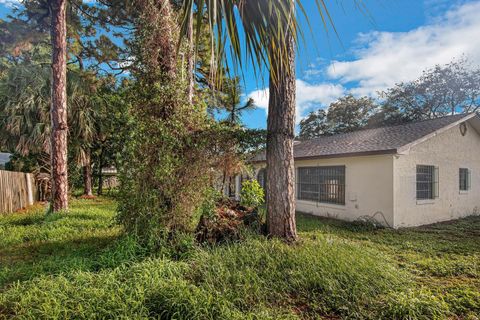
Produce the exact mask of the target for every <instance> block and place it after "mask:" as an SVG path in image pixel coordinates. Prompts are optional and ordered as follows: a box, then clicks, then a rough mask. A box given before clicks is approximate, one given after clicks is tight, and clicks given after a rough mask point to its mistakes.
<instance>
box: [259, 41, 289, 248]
mask: <svg viewBox="0 0 480 320" xmlns="http://www.w3.org/2000/svg"><path fill="white" fill-rule="evenodd" d="M286 41H287V46H286V50H287V55H288V61H280V59H278V54H271V71H270V89H269V90H270V98H269V101H268V118H267V186H266V203H267V227H268V232H269V234H270V235H272V236H276V237H281V238H284V239H286V240H287V241H295V240H296V239H297V227H296V221H295V189H294V180H295V168H294V164H293V140H294V131H295V47H294V38H293V35H292V34H291V33H290V32H289V33H287V37H286ZM276 60H277V61H276ZM272 72H275V77H274V74H273V73H272ZM273 78H274V79H273Z"/></svg>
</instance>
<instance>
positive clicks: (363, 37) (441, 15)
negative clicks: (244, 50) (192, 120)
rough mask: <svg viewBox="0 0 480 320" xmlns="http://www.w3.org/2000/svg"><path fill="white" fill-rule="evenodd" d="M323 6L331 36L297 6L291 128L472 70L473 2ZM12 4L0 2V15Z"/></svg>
mask: <svg viewBox="0 0 480 320" xmlns="http://www.w3.org/2000/svg"><path fill="white" fill-rule="evenodd" d="M327 2H329V3H330V5H329V11H330V14H331V15H332V18H333V20H334V23H335V27H336V29H337V32H338V37H337V36H336V35H335V34H334V33H333V31H332V30H331V29H330V31H329V32H328V34H327V33H326V32H325V31H324V29H323V26H322V24H321V20H320V16H319V15H318V13H317V9H316V5H315V1H314V0H303V4H304V6H305V9H306V11H307V12H308V13H309V18H310V22H311V25H312V28H313V33H312V34H310V33H308V32H307V31H308V28H307V26H306V23H302V25H303V27H304V30H305V31H306V33H307V36H306V39H305V43H302V44H301V45H300V48H299V51H298V53H297V122H299V121H300V119H301V118H302V117H304V116H305V115H306V114H308V112H309V111H312V110H316V109H318V108H325V107H326V106H328V104H329V103H331V102H333V101H335V100H336V99H338V97H340V96H342V95H345V94H348V93H352V94H354V95H356V96H362V95H369V96H374V95H375V93H376V92H377V91H378V90H382V89H386V88H388V87H390V86H392V85H394V84H395V83H398V82H401V81H409V80H413V79H415V78H416V77H418V76H419V75H420V74H421V72H422V70H424V69H426V68H429V67H432V66H434V65H435V64H445V63H448V62H450V61H451V60H452V59H454V58H460V57H462V56H466V57H467V58H468V59H469V60H470V62H472V63H473V64H476V65H480V19H479V18H478V17H479V13H480V0H475V1H464V0H363V2H364V3H365V5H366V7H367V9H368V15H365V14H364V13H362V12H361V11H359V10H358V9H357V8H355V6H354V5H353V0H340V1H327ZM12 3H13V4H15V3H16V1H15V0H0V17H2V16H4V15H5V14H6V12H8V11H9V9H8V7H9V6H11V5H12ZM243 75H244V77H245V98H246V97H249V96H250V97H253V98H254V99H255V100H256V103H257V105H258V107H259V108H258V110H255V111H252V112H250V113H246V114H245V115H244V117H243V121H244V123H245V124H246V125H247V126H248V127H252V128H265V127H266V107H267V104H268V95H267V92H268V89H267V88H265V84H264V83H262V82H261V81H259V80H257V78H256V77H255V75H254V74H253V69H252V68H246V69H245V70H243Z"/></svg>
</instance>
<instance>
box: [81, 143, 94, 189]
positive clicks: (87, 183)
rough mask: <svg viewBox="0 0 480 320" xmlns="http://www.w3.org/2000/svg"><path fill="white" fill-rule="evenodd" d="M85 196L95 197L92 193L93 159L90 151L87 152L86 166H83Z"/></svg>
mask: <svg viewBox="0 0 480 320" xmlns="http://www.w3.org/2000/svg"><path fill="white" fill-rule="evenodd" d="M83 194H84V195H86V196H93V192H92V159H91V155H90V150H87V151H86V152H85V165H84V166H83Z"/></svg>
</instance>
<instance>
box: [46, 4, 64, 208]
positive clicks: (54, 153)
mask: <svg viewBox="0 0 480 320" xmlns="http://www.w3.org/2000/svg"><path fill="white" fill-rule="evenodd" d="M66 6H67V1H66V0H51V1H50V11H51V13H52V17H51V19H52V20H51V31H50V32H51V41H52V101H51V103H52V105H51V109H50V113H51V119H50V120H51V122H52V135H51V144H52V149H51V159H52V181H53V188H52V209H53V211H54V212H55V211H60V210H66V209H68V161H67V139H68V122H67V19H66Z"/></svg>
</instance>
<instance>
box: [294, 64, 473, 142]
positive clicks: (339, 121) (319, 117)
mask: <svg viewBox="0 0 480 320" xmlns="http://www.w3.org/2000/svg"><path fill="white" fill-rule="evenodd" d="M479 108H480V68H478V67H475V68H472V67H471V65H470V63H469V62H468V60H467V59H466V58H462V59H459V60H453V61H452V62H450V63H448V64H446V65H443V66H440V65H437V66H435V67H433V68H431V69H427V70H425V71H424V72H423V73H422V75H421V76H420V77H419V78H418V79H416V80H413V81H410V82H402V83H399V84H396V85H395V86H394V87H392V88H389V89H387V90H385V91H381V92H378V96H377V97H376V99H374V98H372V97H360V98H357V97H354V96H353V95H351V94H349V95H347V96H345V97H341V98H339V99H338V100H337V101H335V102H333V103H331V104H330V106H329V107H328V108H327V109H319V110H317V111H312V112H311V113H310V114H309V115H308V116H307V117H306V118H305V119H303V120H302V121H301V122H300V134H299V136H298V138H300V139H310V138H314V137H318V136H323V135H333V134H338V133H346V132H351V131H355V130H358V129H362V128H375V127H382V126H389V125H396V124H402V123H407V122H412V121H418V120H425V119H433V118H438V117H443V116H446V115H450V114H456V113H470V112H476V111H478V110H479Z"/></svg>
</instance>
